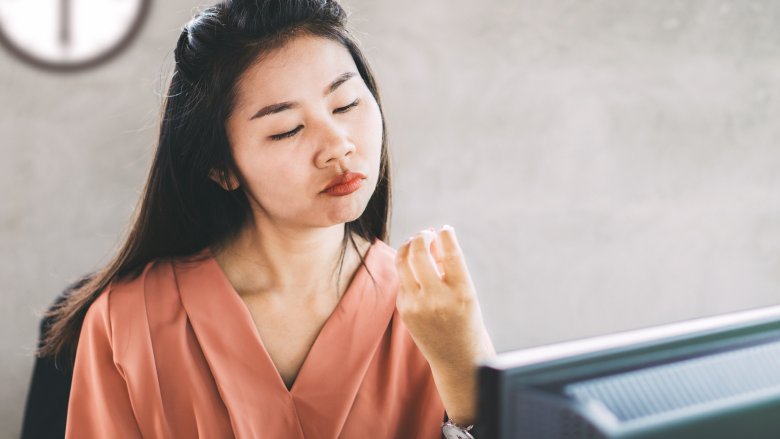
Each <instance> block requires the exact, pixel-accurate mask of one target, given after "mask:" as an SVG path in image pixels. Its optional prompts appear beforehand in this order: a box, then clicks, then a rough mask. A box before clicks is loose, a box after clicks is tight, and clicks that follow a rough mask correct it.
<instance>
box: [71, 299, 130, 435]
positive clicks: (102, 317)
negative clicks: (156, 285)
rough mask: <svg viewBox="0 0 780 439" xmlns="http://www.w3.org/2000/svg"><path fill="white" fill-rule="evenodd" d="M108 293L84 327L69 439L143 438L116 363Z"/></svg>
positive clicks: (93, 307) (90, 312) (75, 371)
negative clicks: (112, 343)
mask: <svg viewBox="0 0 780 439" xmlns="http://www.w3.org/2000/svg"><path fill="white" fill-rule="evenodd" d="M108 293H109V292H108V291H104V292H103V293H102V294H101V295H100V296H99V297H98V298H97V299H96V300H95V302H93V303H92V305H91V306H90V308H89V310H87V314H86V316H85V317H84V324H83V326H82V327H81V335H80V337H79V344H78V348H77V349H76V362H75V365H74V369H73V382H72V384H71V391H70V399H69V401H68V419H67V423H66V426H65V438H66V439H76V438H78V439H91V438H139V439H140V438H142V435H141V432H140V430H139V428H138V423H137V422H136V419H135V415H134V414H133V407H132V405H131V403H130V396H129V394H128V391H127V383H126V382H125V379H124V378H123V374H122V371H121V368H120V367H119V366H118V365H117V364H116V363H115V362H114V354H113V349H112V345H111V322H110V319H109V312H108V311H109V309H108V304H109V302H108Z"/></svg>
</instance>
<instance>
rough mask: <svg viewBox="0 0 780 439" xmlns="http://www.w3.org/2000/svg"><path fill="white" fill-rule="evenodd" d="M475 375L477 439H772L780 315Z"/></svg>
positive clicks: (774, 310)
mask: <svg viewBox="0 0 780 439" xmlns="http://www.w3.org/2000/svg"><path fill="white" fill-rule="evenodd" d="M478 373H479V392H478V414H477V426H476V427H475V432H477V431H478V432H479V434H480V437H484V438H491V439H509V438H512V439H526V438H527V439H563V438H567V439H579V438H583V439H584V438H589V439H590V438H592V439H597V438H605V439H606V438H620V439H639V438H642V439H660V438H664V439H697V438H707V439H719V438H724V439H725V438H729V439H737V438H739V439H769V438H780V307H769V308H761V309H756V310H750V311H742V312H738V313H731V314H726V315H721V316H715V317H708V318H704V319H696V320H690V321H686V322H681V323H674V324H668V325H662V326H657V327H653V328H646V329H641V330H635V331H628V332H623V333H618V334H612V335H607V336H600V337H593V338H588V339H583V340H577V341H571V342H565V343H558V344H554V345H549V346H541V347H536V348H530V349H523V350H518V351H513V352H506V353H501V354H499V355H498V356H497V357H495V358H493V359H490V360H488V361H485V362H483V363H482V364H481V365H480V367H479V372H478ZM475 437H476V436H475ZM477 439H480V438H477Z"/></svg>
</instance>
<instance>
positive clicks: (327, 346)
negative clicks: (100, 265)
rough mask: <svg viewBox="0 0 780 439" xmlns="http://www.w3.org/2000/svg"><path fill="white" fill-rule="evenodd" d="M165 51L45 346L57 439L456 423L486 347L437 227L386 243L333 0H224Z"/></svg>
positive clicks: (381, 140)
mask: <svg viewBox="0 0 780 439" xmlns="http://www.w3.org/2000/svg"><path fill="white" fill-rule="evenodd" d="M175 58H176V67H175V71H174V74H173V77H172V79H171V83H170V86H169V93H168V95H167V97H166V101H165V104H164V111H163V117H162V122H161V127H160V136H159V142H158V147H157V151H156V154H155V157H154V160H153V163H152V167H151V171H150V174H149V178H148V180H147V184H146V187H145V189H144V195H143V197H142V199H141V201H140V205H139V208H138V210H137V212H138V214H137V216H136V218H135V220H134V224H133V227H132V228H131V230H130V233H129V236H128V238H127V240H126V242H125V243H124V245H123V247H122V249H121V250H120V252H119V254H118V256H117V257H116V258H115V259H114V260H113V261H112V262H111V263H110V264H109V265H108V266H107V267H106V268H105V269H103V270H102V271H101V272H100V273H99V274H98V275H97V276H95V278H94V279H93V280H92V281H91V282H89V283H88V284H87V285H85V286H84V287H83V288H81V289H79V290H78V291H76V292H75V293H74V294H72V295H71V296H70V297H69V298H68V300H67V301H66V302H64V304H63V305H62V306H61V307H59V308H57V310H56V312H55V314H56V317H57V323H56V324H55V326H53V327H52V331H51V335H50V337H49V338H48V339H47V343H46V345H45V346H44V349H43V350H42V354H43V355H59V354H61V353H63V352H66V353H71V354H72V353H73V352H74V350H75V347H76V343H78V350H77V351H76V352H75V360H74V361H75V365H74V367H75V368H74V373H73V383H72V387H71V394H70V400H69V407H68V419H67V426H66V437H69V438H91V437H122V438H127V437H144V438H189V437H206V438H219V437H239V438H254V437H273V438H304V437H305V438H309V439H311V438H336V437H342V438H365V437H377V438H380V437H382V438H384V437H387V438H402V437H403V438H411V437H415V438H417V437H420V438H426V437H427V438H433V437H439V436H440V431H439V429H440V428H442V425H441V421H440V419H441V417H442V416H444V417H445V419H446V418H447V417H449V418H450V421H452V422H450V421H448V423H454V424H460V427H457V426H454V427H453V426H450V425H446V426H444V427H443V428H444V429H445V430H450V429H455V430H457V429H459V428H463V429H466V426H467V425H469V424H470V423H471V422H473V421H474V418H475V407H474V400H475V386H476V377H475V374H474V371H475V365H476V363H477V362H478V361H479V360H480V359H482V358H484V357H488V356H492V355H495V350H494V349H493V346H492V343H491V342H490V339H489V337H488V335H487V331H486V330H485V327H484V324H483V322H482V319H481V313H480V310H479V305H478V302H477V297H476V294H475V291H474V287H473V284H472V282H471V280H470V278H469V275H468V271H467V268H466V266H465V263H464V259H463V256H462V254H461V252H460V249H459V247H458V244H457V241H456V238H455V234H454V231H453V230H452V228H450V227H447V226H445V227H444V228H443V229H442V230H440V231H438V232H436V231H435V230H432V229H428V230H425V231H422V232H420V233H418V234H417V235H415V236H414V237H413V238H410V240H408V241H407V242H406V243H405V244H403V245H402V246H401V247H400V248H399V249H398V251H397V252H396V251H395V250H393V249H392V248H391V247H389V246H388V245H387V244H386V243H385V241H386V239H387V223H388V215H389V210H390V169H389V163H390V161H389V157H388V151H387V147H386V133H385V130H384V118H383V116H382V111H381V104H380V99H379V91H378V89H377V86H376V83H375V81H374V77H373V75H372V73H371V70H370V68H369V66H368V64H367V62H366V60H365V58H364V57H363V55H362V53H361V51H360V49H359V48H358V46H357V44H356V42H355V41H354V39H353V38H352V37H351V35H350V34H349V32H348V31H347V29H346V14H345V12H344V11H343V10H342V8H341V7H340V6H339V5H338V4H336V3H335V2H333V1H330V0H265V1H264V0H251V1H250V0H246V1H239V0H234V1H229V0H228V1H224V2H222V3H219V4H216V5H214V6H212V7H209V8H207V9H205V10H204V11H202V12H201V13H199V14H198V16H196V17H195V18H194V19H193V20H192V21H190V22H189V23H188V24H187V25H186V26H185V27H184V28H183V31H182V33H181V36H180V37H179V40H178V43H177V45H176V49H175ZM337 267H338V270H336V268H337Z"/></svg>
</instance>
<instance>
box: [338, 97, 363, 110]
mask: <svg viewBox="0 0 780 439" xmlns="http://www.w3.org/2000/svg"><path fill="white" fill-rule="evenodd" d="M359 103H360V98H357V99H355V101H354V102H352V103H351V104H349V105H347V106H346V107H341V108H336V109H335V110H333V112H334V113H346V112H347V111H349V110H351V109H352V108H353V107H357V106H358V104H359Z"/></svg>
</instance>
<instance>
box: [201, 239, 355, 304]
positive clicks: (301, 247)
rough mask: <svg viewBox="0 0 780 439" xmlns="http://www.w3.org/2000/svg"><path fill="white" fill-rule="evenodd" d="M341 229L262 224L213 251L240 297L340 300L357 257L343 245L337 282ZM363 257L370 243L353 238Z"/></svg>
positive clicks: (349, 246)
mask: <svg viewBox="0 0 780 439" xmlns="http://www.w3.org/2000/svg"><path fill="white" fill-rule="evenodd" d="M344 232H345V226H344V224H339V225H337V226H333V227H328V228H314V229H311V228H310V229H307V230H305V231H301V230H292V229H288V228H283V227H278V226H276V225H273V224H265V225H264V226H263V227H262V228H260V227H256V226H254V227H251V228H247V229H245V230H244V231H242V232H241V233H240V234H239V236H238V237H237V238H236V239H234V240H233V241H231V242H229V243H227V244H226V245H224V246H221V247H220V248H219V249H217V250H216V251H214V255H215V258H216V260H217V263H218V264H219V265H220V267H221V268H222V270H223V271H224V272H225V274H226V276H227V277H228V279H229V280H230V282H231V284H233V287H234V289H235V290H236V292H238V294H239V295H241V296H254V295H273V296H279V297H286V298H288V297H289V298H294V297H297V298H308V297H312V296H316V295H322V294H323V293H327V292H336V293H337V294H338V296H339V297H340V296H341V294H342V293H343V291H339V290H337V284H338V287H339V289H340V290H344V289H345V288H346V287H347V284H348V281H349V278H350V277H351V275H352V274H353V272H354V270H355V269H356V268H357V266H358V265H359V264H360V257H359V256H358V255H357V254H356V252H355V250H354V249H353V248H352V245H351V243H349V242H348V244H347V251H346V253H345V254H344V260H343V269H342V270H341V271H342V272H341V276H340V277H339V267H338V263H339V261H340V256H341V251H342V250H341V246H342V240H343V238H344ZM355 243H356V244H357V246H358V251H360V254H361V255H365V252H366V251H367V249H368V246H369V245H370V243H369V242H368V241H366V240H364V239H362V238H360V237H358V236H355Z"/></svg>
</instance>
